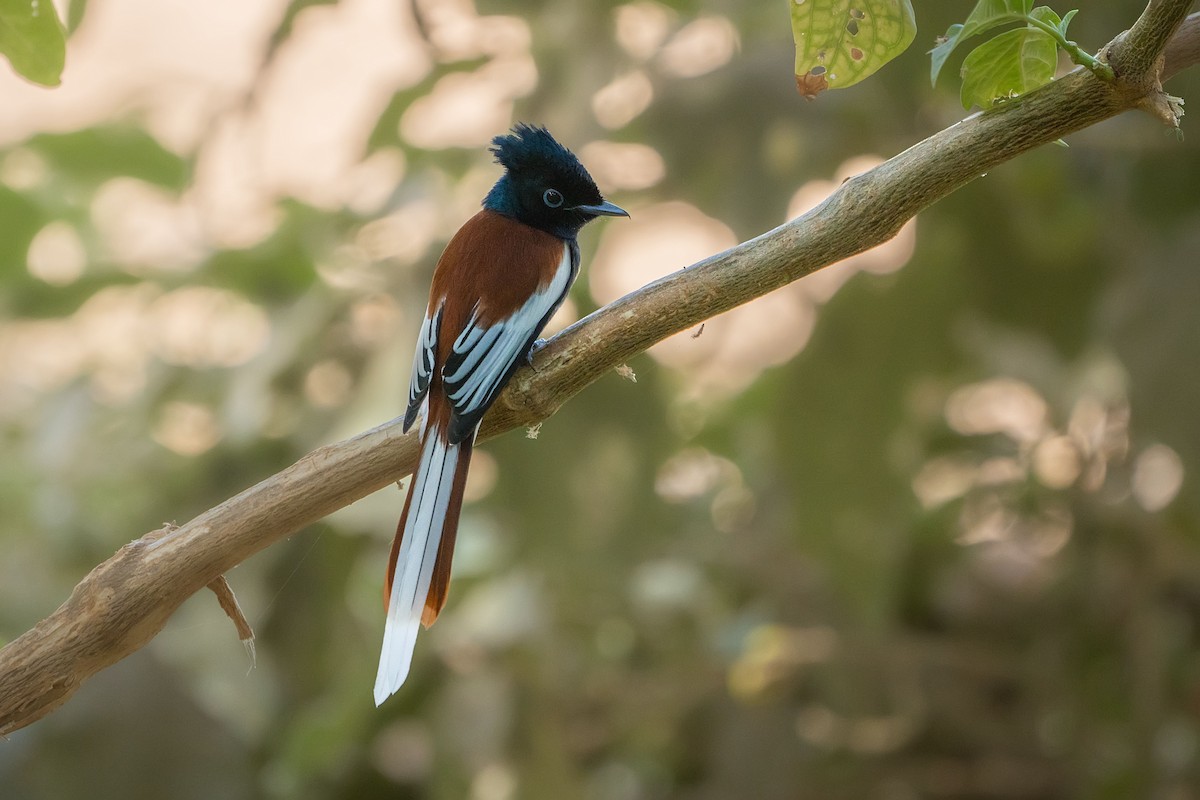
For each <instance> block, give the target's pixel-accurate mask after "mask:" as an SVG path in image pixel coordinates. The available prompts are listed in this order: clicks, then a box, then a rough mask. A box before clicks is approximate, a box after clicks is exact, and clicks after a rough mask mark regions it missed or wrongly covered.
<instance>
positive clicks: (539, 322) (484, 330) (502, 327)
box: [442, 246, 579, 442]
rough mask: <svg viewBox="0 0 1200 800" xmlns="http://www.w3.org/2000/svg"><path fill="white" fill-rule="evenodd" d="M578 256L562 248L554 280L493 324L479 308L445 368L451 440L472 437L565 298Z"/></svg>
mask: <svg viewBox="0 0 1200 800" xmlns="http://www.w3.org/2000/svg"><path fill="white" fill-rule="evenodd" d="M578 258H579V256H578V251H577V250H576V249H575V248H573V247H570V246H566V247H564V248H563V257H562V261H561V262H560V263H559V265H558V268H557V270H556V271H555V273H554V277H553V278H552V279H551V280H550V281H549V282H548V283H547V284H545V285H544V286H543V287H542V288H540V289H539V290H538V291H536V292H534V293H533V294H532V295H530V296H529V299H527V300H526V301H525V302H524V303H523V304H522V305H521V306H520V307H518V308H517V309H516V310H515V311H513V312H512V313H510V314H508V315H506V316H504V317H501V318H500V319H498V320H495V321H493V322H491V323H490V324H485V323H484V322H483V321H482V320H481V314H480V312H479V310H478V309H476V311H475V312H474V313H473V314H472V315H471V319H470V321H469V322H468V323H467V325H466V327H464V328H463V330H462V333H460V334H459V335H458V337H457V338H456V339H455V340H454V344H453V346H452V347H451V349H450V354H449V356H448V357H447V358H446V364H445V366H444V367H443V368H442V382H443V384H444V387H445V390H446V396H447V397H448V398H449V399H450V405H451V408H452V409H453V412H454V420H453V422H452V423H451V426H450V431H449V435H450V441H451V442H456V441H462V440H463V439H466V438H468V437H470V436H472V435H473V434H474V431H475V426H477V425H478V424H479V420H480V419H482V418H483V414H484V412H485V411H487V409H488V407H489V406H490V405H491V404H492V401H494V400H495V399H496V396H497V395H498V394H499V393H500V390H501V389H503V388H504V384H505V383H506V382H507V381H508V379H509V377H510V376H511V375H512V373H513V371H514V370H515V369H516V368H517V367H518V366H519V365H520V361H521V359H523V358H524V357H525V355H526V354H527V353H528V352H529V347H530V345H532V344H533V341H534V340H535V339H536V338H537V335H538V334H539V333H541V331H542V328H544V327H545V325H546V323H547V322H548V321H549V320H550V317H551V316H552V315H553V314H554V312H555V310H556V309H557V308H558V307H559V305H561V304H562V301H563V299H564V298H566V296H567V290H568V289H569V288H570V286H571V279H572V278H573V277H574V274H575V271H576V270H577V269H578V263H579V262H578Z"/></svg>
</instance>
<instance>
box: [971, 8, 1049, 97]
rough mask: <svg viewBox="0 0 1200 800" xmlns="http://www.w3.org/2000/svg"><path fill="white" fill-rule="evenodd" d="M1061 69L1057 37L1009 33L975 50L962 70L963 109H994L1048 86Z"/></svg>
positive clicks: (1023, 31)
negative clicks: (1000, 104) (974, 106)
mask: <svg viewBox="0 0 1200 800" xmlns="http://www.w3.org/2000/svg"><path fill="white" fill-rule="evenodd" d="M1057 66H1058V44H1057V43H1056V42H1055V41H1054V37H1052V36H1050V35H1049V34H1047V33H1045V32H1044V31H1041V30H1038V29H1036V28H1028V27H1026V28H1018V29H1017V30H1014V31H1006V32H1004V33H1002V34H1000V35H999V36H997V37H996V38H994V39H992V40H991V41H988V42H984V43H983V44H981V45H980V46H979V47H977V48H975V49H974V50H973V51H972V52H971V54H970V55H968V56H967V58H966V60H964V61H963V66H962V77H963V85H962V93H961V97H962V104H963V108H968V109H969V108H970V107H971V106H973V105H977V106H979V107H980V108H984V109H986V108H989V107H991V106H992V105H993V104H994V102H995V101H996V100H1000V99H1008V98H1011V97H1016V96H1017V95H1022V94H1025V93H1026V92H1028V91H1030V90H1031V89H1036V88H1037V87H1039V86H1042V85H1043V84H1046V83H1049V82H1050V80H1051V79H1053V78H1054V70H1055V68H1056V67H1057Z"/></svg>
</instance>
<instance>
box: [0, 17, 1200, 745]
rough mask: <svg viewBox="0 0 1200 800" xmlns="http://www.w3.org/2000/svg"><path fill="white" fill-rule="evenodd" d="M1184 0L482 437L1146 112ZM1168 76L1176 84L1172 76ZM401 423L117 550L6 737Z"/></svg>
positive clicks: (686, 292)
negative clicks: (1001, 171)
mask: <svg viewBox="0 0 1200 800" xmlns="http://www.w3.org/2000/svg"><path fill="white" fill-rule="evenodd" d="M1190 4H1191V3H1190V0H1153V2H1151V3H1150V4H1149V6H1148V7H1147V9H1146V11H1145V12H1144V13H1143V15H1142V17H1141V19H1139V20H1138V22H1137V23H1136V24H1135V25H1134V27H1133V28H1132V29H1131V30H1130V31H1129V32H1128V33H1127V34H1123V35H1122V36H1121V37H1118V39H1117V40H1114V42H1112V43H1111V44H1110V45H1109V46H1108V48H1106V52H1107V55H1108V57H1109V58H1110V60H1111V61H1110V63H1112V64H1113V65H1114V69H1115V70H1117V74H1118V79H1117V81H1116V82H1114V83H1105V82H1102V81H1100V80H1098V79H1096V78H1095V77H1094V76H1093V75H1092V74H1091V73H1090V72H1087V71H1085V70H1076V71H1075V72H1072V73H1071V74H1069V75H1067V76H1065V77H1064V78H1062V79H1061V80H1059V81H1056V82H1055V83H1053V84H1051V85H1049V86H1047V87H1045V88H1043V89H1040V90H1038V91H1036V92H1033V93H1031V94H1029V95H1027V96H1025V97H1023V98H1021V99H1020V100H1019V101H1018V102H1014V103H1011V104H1009V105H1006V106H1003V107H1001V108H999V109H997V110H995V111H992V112H989V113H987V114H976V115H974V116H973V117H970V118H968V119H967V120H964V121H963V122H960V123H958V124H957V125H954V126H952V127H951V128H949V129H947V130H945V131H942V132H941V133H938V134H936V135H934V136H932V137H930V138H928V139H926V140H925V141H923V142H920V143H919V144H917V145H914V146H913V147H911V148H909V149H908V150H906V151H904V152H903V153H901V154H899V155H897V156H896V157H894V158H892V159H891V160H889V161H887V162H886V163H884V164H882V165H880V166H879V167H877V168H875V169H873V170H871V171H870V172H867V173H865V174H863V175H859V176H857V177H855V178H852V179H850V180H848V181H846V182H845V183H844V184H843V185H842V186H841V187H840V188H839V189H838V190H837V191H836V192H834V193H833V195H832V196H830V197H829V198H828V199H827V200H826V201H825V202H824V203H822V204H821V205H820V206H818V207H817V208H815V209H813V210H812V211H810V212H809V213H807V214H805V215H804V216H802V217H800V218H799V219H796V220H793V221H791V222H789V223H787V224H786V225H783V226H781V227H779V228H776V229H775V230H773V231H770V232H769V233H765V234H763V235H761V236H759V237H757V238H755V239H752V240H750V241H748V242H745V243H743V244H741V245H738V246H737V247H735V248H733V249H731V250H727V251H726V252H724V253H720V254H718V255H715V256H712V257H711V258H708V259H705V260H704V261H702V262H700V263H698V264H695V265H693V266H690V267H688V268H686V269H683V270H680V271H679V272H676V273H674V274H672V275H669V276H667V277H665V278H662V279H661V280H658V281H656V282H654V283H652V284H650V285H649V286H646V287H644V288H642V289H640V290H639V291H637V292H635V293H633V294H631V295H628V296H626V297H624V298H622V299H620V300H618V301H616V302H615V303H612V304H611V305H609V306H607V307H606V308H603V309H601V310H600V311H597V312H596V313H595V314H592V315H591V316H589V317H587V318H586V319H584V320H581V321H579V322H578V323H576V324H575V325H573V326H571V327H570V328H569V329H567V330H566V331H564V332H563V333H561V334H559V335H558V336H557V337H555V338H554V339H553V340H552V341H551V342H550V343H549V344H548V345H547V346H546V347H545V348H544V349H542V350H541V351H539V353H538V355H537V357H536V362H537V370H536V371H534V370H531V369H528V368H526V369H522V370H521V371H520V372H518V373H517V375H516V376H515V377H514V379H513V381H512V383H511V384H510V386H509V388H508V390H507V391H506V392H505V393H504V394H503V395H502V397H501V400H500V402H499V403H497V405H496V407H495V408H493V410H492V412H491V413H490V414H488V416H487V418H486V419H485V420H484V426H483V431H482V435H483V436H484V438H488V437H491V436H495V435H496V434H498V433H502V432H504V431H507V430H511V429H513V428H516V427H527V426H532V425H536V424H538V423H540V422H541V421H542V420H544V419H546V418H547V417H549V416H551V415H552V414H553V413H554V412H555V411H556V410H557V409H558V408H559V407H560V406H561V405H562V404H563V403H564V402H566V401H567V400H568V399H570V398H571V397H572V396H574V395H575V394H577V393H578V392H579V391H581V390H582V389H583V388H584V387H586V386H587V385H588V384H590V383H592V382H593V381H595V380H596V379H597V378H599V377H600V376H601V375H604V374H605V373H607V372H609V371H610V370H613V369H614V368H616V367H617V366H619V365H621V364H623V363H625V362H626V361H627V360H628V359H630V358H631V357H632V356H634V355H636V354H637V353H640V352H642V351H644V350H646V349H647V348H648V347H650V346H651V345H652V344H654V343H655V342H658V341H660V340H662V339H663V338H665V337H667V336H669V335H671V334H674V333H678V332H680V331H684V330H687V329H689V328H693V327H695V326H696V325H698V324H699V323H701V322H703V321H704V320H706V319H708V318H710V317H713V316H715V315H717V314H720V313H722V312H724V311H728V310H729V309H731V308H733V307H734V306H737V305H740V304H742V303H745V302H747V301H749V300H752V299H754V298H755V297H759V296H761V295H764V294H766V293H767V292H770V291H771V290H773V289H777V288H779V287H780V286H783V285H785V284H787V283H790V282H791V281H794V280H796V279H798V278H801V277H803V276H804V275H807V274H809V273H811V272H814V271H816V270H818V269H821V268H822V267H825V266H828V265H830V264H833V263H835V262H837V261H840V260H842V259H844V258H846V257H848V256H851V255H853V254H855V253H858V252H861V251H863V250H866V249H868V248H871V247H874V246H875V245H878V244H880V243H882V242H884V241H887V240H888V239H890V238H891V237H892V236H894V235H895V234H896V232H897V231H898V230H899V229H900V227H901V226H902V225H903V224H904V223H905V222H906V221H907V220H908V219H910V218H911V217H913V216H914V215H915V214H916V213H917V212H918V211H920V210H921V209H924V208H927V207H928V206H930V205H931V204H933V203H934V202H936V201H937V200H939V199H941V198H943V197H945V196H947V195H949V194H950V193H951V192H953V191H954V190H956V189H958V188H959V187H961V186H964V185H965V184H967V183H969V182H971V181H972V180H974V179H975V178H976V177H978V176H979V175H981V174H983V173H985V172H987V171H988V170H990V169H992V168H994V167H995V166H996V165H998V164H1000V163H1002V162H1005V161H1008V160H1011V159H1013V158H1015V157H1016V156H1018V155H1020V154H1021V153H1024V152H1027V151H1029V150H1031V149H1033V148H1035V147H1038V146H1040V145H1042V144H1045V143H1047V142H1052V141H1054V140H1056V139H1059V138H1061V137H1062V136H1065V135H1067V134H1069V133H1072V132H1074V131H1077V130H1079V129H1081V128H1084V127H1087V126H1089V125H1093V124H1095V123H1097V122H1099V121H1101V120H1103V119H1107V118H1108V117H1112V116H1115V115H1117V114H1119V113H1121V112H1123V111H1127V110H1129V109H1131V108H1136V107H1141V106H1144V105H1145V104H1146V102H1147V98H1149V97H1150V96H1152V95H1155V96H1156V97H1157V95H1161V94H1162V91H1161V87H1160V85H1159V82H1160V80H1161V78H1162V77H1163V74H1162V66H1161V65H1162V63H1163V59H1162V58H1161V57H1160V56H1161V54H1162V52H1163V48H1164V46H1165V45H1166V42H1167V39H1168V37H1169V36H1170V33H1171V32H1172V31H1175V30H1176V29H1179V30H1180V33H1181V37H1180V39H1181V42H1180V44H1179V45H1178V46H1176V45H1172V47H1171V48H1169V50H1168V59H1167V64H1168V68H1169V69H1170V70H1171V71H1172V72H1173V71H1177V70H1179V69H1183V68H1184V67H1186V66H1190V65H1191V64H1194V63H1196V61H1197V60H1198V58H1200V48H1197V45H1196V42H1197V39H1198V33H1197V31H1198V30H1200V24H1198V23H1197V22H1196V19H1195V17H1193V18H1191V19H1189V20H1188V21H1187V23H1186V24H1183V26H1182V27H1180V24H1181V21H1182V20H1183V18H1184V15H1185V14H1186V12H1187V9H1188V8H1189V7H1190ZM1167 74H1169V73H1167ZM416 456H417V441H416V437H415V436H413V435H407V436H406V435H404V434H402V433H401V431H400V425H399V422H398V421H392V422H389V423H387V424H385V425H382V426H380V427H378V428H375V429H374V430H371V431H367V432H366V433H363V434H360V435H359V436H356V437H354V438H353V439H349V440H347V441H344V442H338V443H336V444H332V445H329V446H327V447H323V448H321V449H319V450H316V451H314V452H312V453H310V454H309V455H307V456H305V457H304V458H302V459H301V460H300V461H298V462H296V463H295V464H293V465H292V466H291V467H289V468H287V469H286V470H284V471H283V472H280V473H279V474H277V475H274V476H272V477H270V478H268V479H266V480H264V481H262V482H261V483H259V484H257V485H256V486H253V487H251V488H250V489H247V490H246V491H244V492H242V493H241V494H239V495H237V496H236V497H233V498H230V499H229V500H227V501H226V502H224V503H222V504H221V505H219V506H217V507H216V508H213V509H211V510H209V511H207V512H205V513H204V514H202V515H200V516H199V517H197V518H196V519H194V520H192V521H191V522H189V523H187V524H186V525H183V526H182V527H179V528H172V529H166V528H164V529H163V530H159V531H155V532H153V533H150V534H147V535H146V536H143V537H142V538H140V539H138V540H136V541H134V542H131V543H130V544H127V545H125V546H124V547H122V548H121V549H120V550H119V551H118V552H117V553H116V555H114V556H113V557H112V558H110V559H109V560H108V561H106V562H104V563H103V564H101V565H100V566H98V567H96V568H95V569H94V570H92V572H91V573H90V574H89V575H88V576H87V577H85V578H84V579H83V581H81V582H80V584H79V585H78V586H76V587H75V590H74V591H73V592H72V593H71V596H70V598H69V599H68V600H67V601H66V602H65V603H64V604H63V605H62V606H60V607H59V608H58V609H57V610H56V611H55V612H54V613H53V614H51V615H50V616H49V617H47V618H46V619H45V620H43V621H42V622H40V623H38V625H37V626H35V627H34V628H33V629H32V630H30V631H28V632H26V633H25V634H23V635H22V636H20V637H19V638H17V639H15V640H14V641H12V642H10V643H9V644H8V645H7V646H5V647H4V648H3V649H0V734H3V733H7V732H11V731H13V730H16V729H18V728H21V727H23V726H25V725H28V724H29V723H31V722H33V721H35V720H37V719H39V718H40V717H42V716H44V715H46V714H47V713H49V712H50V711H52V710H54V709H55V708H57V707H58V706H59V705H61V704H62V703H63V702H65V701H66V700H67V699H68V698H69V697H70V696H71V694H72V693H73V692H74V691H75V690H76V689H77V688H78V687H79V685H80V684H81V683H82V682H83V681H84V680H86V679H87V678H89V677H91V676H92V675H93V674H95V673H96V672H98V671H99V670H101V669H103V668H104V667H107V666H109V665H111V664H113V663H115V662H117V661H119V660H120V659H122V658H124V657H125V656H126V655H128V654H130V653H132V652H133V651H135V650H136V649H138V648H140V647H141V646H143V645H144V644H146V643H147V642H148V641H150V639H152V638H153V637H154V636H155V634H157V633H158V631H159V630H161V629H162V627H163V625H164V624H166V621H167V619H168V617H170V615H171V614H172V613H173V612H174V611H175V609H176V608H178V607H179V605H180V604H181V603H182V602H183V601H184V600H185V599H187V598H188V597H189V596H191V595H192V594H194V593H195V592H197V591H199V590H200V589H203V588H204V587H205V586H208V585H210V584H214V581H217V580H218V579H219V578H220V576H221V575H222V574H224V573H225V572H227V571H228V570H229V569H231V568H232V567H234V566H235V565H237V564H239V563H241V562H242V561H244V560H245V559H247V558H248V557H250V556H251V555H253V554H254V553H256V552H258V551H260V550H262V549H264V548H265V547H267V546H268V545H270V544H272V543H274V542H276V541H278V540H280V539H281V538H283V537H285V536H287V535H289V534H291V533H294V532H295V531H297V530H299V529H301V528H303V527H305V526H306V525H309V524H311V523H313V522H315V521H317V520H319V519H321V518H322V517H324V516H325V515H327V514H329V513H330V512H332V511H335V510H336V509H338V508H341V507H342V506H345V505H348V504H350V503H352V502H354V501H355V500H358V499H360V498H362V497H364V496H366V495H368V494H370V493H371V492H374V491H376V490H378V489H381V488H383V487H384V486H387V485H389V484H391V483H393V482H394V481H395V480H396V479H397V478H398V477H400V476H401V475H403V474H405V473H407V472H408V471H410V470H411V469H412V467H413V465H414V464H415V462H416Z"/></svg>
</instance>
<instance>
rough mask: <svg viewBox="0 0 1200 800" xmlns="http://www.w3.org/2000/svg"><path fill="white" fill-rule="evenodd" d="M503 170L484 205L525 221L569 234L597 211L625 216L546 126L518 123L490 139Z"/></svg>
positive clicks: (596, 213) (558, 233)
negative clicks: (605, 198)
mask: <svg viewBox="0 0 1200 800" xmlns="http://www.w3.org/2000/svg"><path fill="white" fill-rule="evenodd" d="M491 150H492V152H493V153H495V155H496V161H498V162H499V163H500V164H502V165H503V166H504V176H503V177H502V178H500V180H498V181H496V185H495V186H493V187H492V190H491V191H490V192H488V195H487V197H485V198H484V200H483V207H484V208H487V209H490V210H492V211H498V212H499V213H501V214H505V215H507V216H510V217H514V218H516V219H518V220H520V221H521V222H524V223H525V224H526V225H531V226H533V227H535V228H539V229H541V230H544V231H547V232H548V233H552V234H554V235H555V236H558V237H560V238H563V239H573V238H575V236H576V235H577V234H578V233H579V229H580V228H582V227H583V226H584V225H586V224H587V223H588V222H590V221H591V220H593V219H595V218H596V217H599V216H625V217H627V216H629V215H628V214H627V213H625V211H624V210H623V209H621V208H618V207H617V206H615V205H613V204H612V203H609V202H606V201H605V200H604V197H603V196H602V195H601V194H600V190H599V189H597V188H596V182H595V181H593V180H592V176H591V175H589V174H588V171H587V170H586V169H584V168H583V164H580V163H579V159H578V158H576V157H575V154H574V153H572V152H571V151H570V150H568V149H567V148H565V147H563V146H562V145H561V144H559V143H558V141H557V140H555V138H554V137H553V136H551V135H550V132H549V131H547V130H546V129H545V128H541V127H537V126H534V125H526V124H525V123H518V124H517V125H516V127H514V128H513V130H512V133H510V134H507V135H505V136H497V137H496V138H495V139H492V148H491Z"/></svg>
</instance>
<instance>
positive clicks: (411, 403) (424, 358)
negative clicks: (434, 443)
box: [404, 304, 444, 431]
mask: <svg viewBox="0 0 1200 800" xmlns="http://www.w3.org/2000/svg"><path fill="white" fill-rule="evenodd" d="M443 307H444V306H443V305H442V304H438V307H437V308H436V309H433V308H431V309H430V310H429V313H427V314H426V315H425V321H424V322H422V323H421V333H420V335H418V336H417V352H416V353H414V354H413V371H412V378H410V379H409V382H408V409H407V410H406V411H405V412H404V430H405V431H407V430H408V429H409V428H411V427H412V424H413V422H415V421H416V419H417V414H418V413H420V411H421V404H422V403H424V401H425V395H426V394H427V393H428V392H429V381H430V379H432V378H433V364H434V360H435V358H436V355H437V340H438V331H439V329H440V328H441V325H442V308H443Z"/></svg>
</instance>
